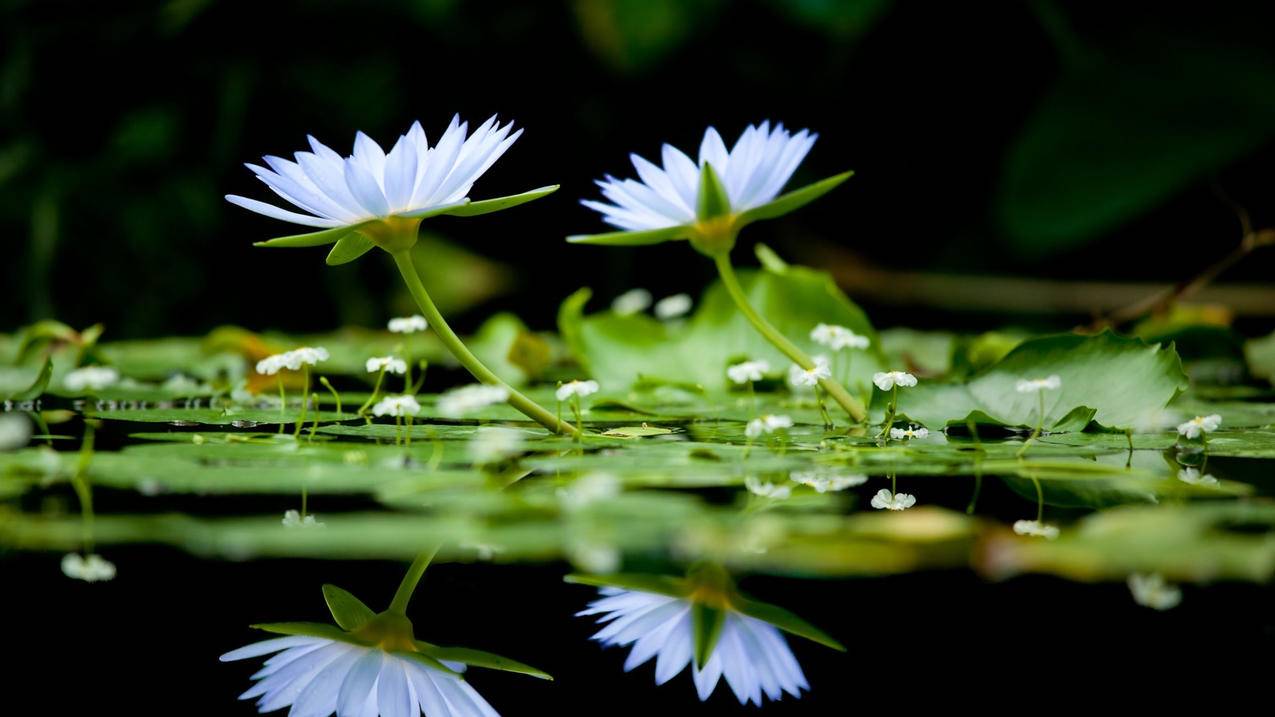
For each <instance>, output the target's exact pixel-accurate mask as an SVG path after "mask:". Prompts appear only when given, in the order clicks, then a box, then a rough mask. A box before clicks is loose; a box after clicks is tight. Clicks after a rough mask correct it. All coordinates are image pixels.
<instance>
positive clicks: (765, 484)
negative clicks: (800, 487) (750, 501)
mask: <svg viewBox="0 0 1275 717" xmlns="http://www.w3.org/2000/svg"><path fill="white" fill-rule="evenodd" d="M744 487H745V488H747V489H748V492H749V493H752V494H753V495H755V496H758V497H760V498H769V499H771V500H786V499H788V498H789V497H790V496H791V495H792V486H789V485H782V484H779V483H771V482H770V481H763V480H761V479H760V478H758V477H757V476H748V477H746V478H744Z"/></svg>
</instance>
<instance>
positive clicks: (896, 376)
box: [872, 371, 916, 391]
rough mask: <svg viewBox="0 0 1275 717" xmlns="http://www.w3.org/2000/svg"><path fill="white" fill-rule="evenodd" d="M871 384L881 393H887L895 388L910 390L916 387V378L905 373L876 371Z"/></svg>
mask: <svg viewBox="0 0 1275 717" xmlns="http://www.w3.org/2000/svg"><path fill="white" fill-rule="evenodd" d="M872 383H875V384H876V385H877V388H879V389H881V390H882V391H889V390H890V389H892V388H894V387H895V386H898V387H899V388H911V387H913V386H915V385H916V376H913V375H912V374H910V373H908V372H907V371H878V372H877V373H874V374H872Z"/></svg>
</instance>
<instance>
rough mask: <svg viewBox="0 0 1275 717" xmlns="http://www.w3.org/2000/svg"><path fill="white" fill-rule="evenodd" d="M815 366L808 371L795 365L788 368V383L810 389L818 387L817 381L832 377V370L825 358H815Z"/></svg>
mask: <svg viewBox="0 0 1275 717" xmlns="http://www.w3.org/2000/svg"><path fill="white" fill-rule="evenodd" d="M814 363H815V365H814V366H812V367H811V368H810V369H803V368H802V367H800V366H798V365H797V364H793V365H792V366H789V367H788V383H790V384H792V385H794V386H798V387H802V388H810V387H814V386H818V385H819V381H820V380H821V379H825V378H831V377H832V368H831V367H830V366H829V365H828V357H827V356H815V357H814Z"/></svg>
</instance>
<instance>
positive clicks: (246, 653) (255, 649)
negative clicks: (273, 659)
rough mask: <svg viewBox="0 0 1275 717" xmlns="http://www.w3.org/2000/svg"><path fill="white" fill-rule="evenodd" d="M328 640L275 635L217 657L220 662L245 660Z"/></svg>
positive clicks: (323, 642) (324, 642)
mask: <svg viewBox="0 0 1275 717" xmlns="http://www.w3.org/2000/svg"><path fill="white" fill-rule="evenodd" d="M328 642H330V640H323V639H321V638H317V637H304V636H301V635H295V636H288V637H275V638H272V639H269V640H262V641H261V642H254V643H252V644H251V645H244V646H243V647H241V648H239V649H237V650H231V651H230V652H227V653H226V654H224V655H222V656H221V657H219V658H218V659H219V660H221V661H222V662H234V661H235V660H246V659H248V658H250V657H260V656H262V655H268V654H270V653H272V652H279V651H281V650H286V649H288V648H290V647H305V646H309V645H316V644H326V643H328Z"/></svg>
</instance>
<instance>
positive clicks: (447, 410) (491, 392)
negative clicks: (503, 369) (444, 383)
mask: <svg viewBox="0 0 1275 717" xmlns="http://www.w3.org/2000/svg"><path fill="white" fill-rule="evenodd" d="M508 400H509V389H507V388H505V387H504V386H489V385H487V384H481V383H473V384H470V385H468V386H461V387H460V388H453V389H452V390H450V391H448V392H447V393H444V394H443V395H441V396H439V397H438V412H439V414H441V415H443V416H445V417H447V418H460V417H461V416H466V415H469V414H471V413H473V412H474V411H481V410H482V409H484V408H487V407H488V406H495V405H496V404H499V403H504V402H505V401H508Z"/></svg>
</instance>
